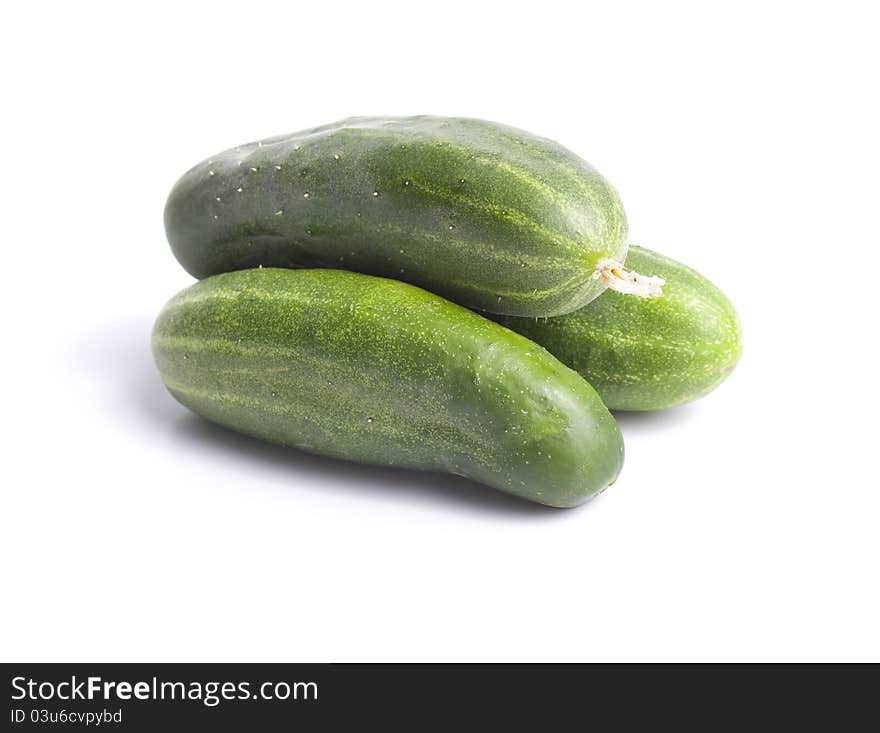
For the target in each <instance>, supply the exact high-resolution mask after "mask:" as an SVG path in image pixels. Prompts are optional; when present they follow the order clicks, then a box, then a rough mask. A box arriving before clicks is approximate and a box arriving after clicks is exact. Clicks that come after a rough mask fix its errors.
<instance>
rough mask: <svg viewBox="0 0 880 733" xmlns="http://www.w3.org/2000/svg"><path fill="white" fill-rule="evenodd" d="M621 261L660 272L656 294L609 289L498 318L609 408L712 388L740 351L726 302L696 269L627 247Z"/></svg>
mask: <svg viewBox="0 0 880 733" xmlns="http://www.w3.org/2000/svg"><path fill="white" fill-rule="evenodd" d="M626 266H627V268H628V269H631V270H636V271H638V272H649V273H651V274H656V275H660V276H661V277H663V278H664V279H665V280H666V285H664V286H663V295H662V297H660V298H632V297H628V296H624V295H620V294H619V293H615V292H613V291H610V290H609V291H606V292H605V293H603V294H602V295H601V296H600V297H599V298H597V299H596V300H594V301H593V302H592V303H590V304H589V305H588V306H586V307H585V308H582V309H580V310H578V311H576V312H574V313H569V314H567V315H564V316H557V317H556V318H548V319H540V320H535V319H527V318H505V317H500V318H498V319H497V320H498V321H499V322H500V323H502V324H504V325H506V326H508V327H509V328H512V329H514V330H515V331H517V332H519V333H521V334H523V335H524V336H526V337H528V338H530V339H532V340H533V341H535V342H536V343H539V344H541V345H542V346H544V347H545V348H546V349H547V350H548V351H550V352H551V353H552V354H554V355H555V356H556V357H557V358H558V359H559V360H560V361H562V362H563V363H564V364H567V365H568V366H570V367H571V368H572V369H575V370H576V371H578V372H579V373H580V374H581V375H582V376H583V377H584V379H586V380H587V381H588V382H589V383H590V384H591V385H592V386H593V387H594V388H595V389H596V391H597V392H598V393H599V395H600V396H601V397H602V400H603V401H604V402H605V404H606V405H607V406H608V408H609V409H611V410H659V409H663V408H667V407H675V406H677V405H682V404H685V403H687V402H692V401H693V400H696V399H697V398H699V397H702V396H703V395H705V394H707V393H708V392H711V391H712V390H713V389H715V388H716V387H717V386H718V385H719V384H721V382H723V381H724V379H725V378H726V377H727V376H728V375H729V374H730V372H731V371H733V368H734V367H735V366H736V364H737V362H738V361H739V358H740V355H741V353H742V341H741V327H740V323H739V319H738V318H737V315H736V311H735V310H734V308H733V305H732V303H731V302H730V301H729V300H728V299H727V297H726V296H725V295H724V294H723V293H722V292H721V291H720V290H718V288H716V287H715V286H714V285H713V284H712V283H711V282H709V280H707V279H706V278H705V277H703V276H702V275H700V274H699V273H698V272H696V271H694V270H692V269H691V268H689V267H686V266H685V265H683V264H681V263H679V262H676V261H675V260H672V259H670V258H668V257H664V256H663V255H660V254H658V253H656V252H652V251H651V250H649V249H645V248H643V247H630V248H629V255H628V256H627V260H626Z"/></svg>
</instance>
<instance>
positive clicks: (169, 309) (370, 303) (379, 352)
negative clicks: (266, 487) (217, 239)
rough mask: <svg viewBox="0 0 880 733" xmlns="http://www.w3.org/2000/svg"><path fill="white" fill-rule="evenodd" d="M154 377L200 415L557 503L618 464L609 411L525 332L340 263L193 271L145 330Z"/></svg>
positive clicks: (606, 476)
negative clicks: (195, 277) (211, 273)
mask: <svg viewBox="0 0 880 733" xmlns="http://www.w3.org/2000/svg"><path fill="white" fill-rule="evenodd" d="M153 354H154V356H155V359H156V364H157V366H158V368H159V372H160V374H161V375H162V379H163V380H164V382H165V384H166V386H167V388H168V390H169V391H170V392H171V394H172V395H174V397H176V398H177V399H178V400H179V401H180V402H181V403H183V404H184V405H186V406H187V407H188V408H190V409H191V410H193V411H194V412H197V413H199V414H200V415H203V416H204V417H206V418H208V419H209V420H213V421H214V422H217V423H220V424H221V425H225V426H226V427H229V428H232V429H233V430H238V431H240V432H242V433H247V434H249V435H253V436H256V437H258V438H262V439H264V440H267V441H271V442H274V443H281V444H284V445H290V446H296V447H298V448H301V449H302V450H306V451H309V452H312V453H318V454H321V455H327V456H334V457H336V458H343V459H348V460H352V461H360V462H363V463H372V464H383V465H389V466H405V467H409V468H418V469H425V470H430V471H443V472H449V473H455V474H460V475H462V476H468V477H470V478H472V479H474V480H476V481H480V482H482V483H484V484H488V485H489V486H494V487H495V488H498V489H501V490H502V491H506V492H509V493H511V494H516V495H517V496H521V497H524V498H526V499H530V500H532V501H536V502H540V503H542V504H549V505H551V506H558V507H568V506H573V505H576V504H579V503H581V502H583V501H585V500H586V499H588V498H589V497H591V496H592V495H594V494H596V493H598V492H600V491H602V490H603V489H604V488H606V487H607V486H608V485H609V484H611V483H612V482H613V481H614V479H615V478H616V476H617V474H618V472H619V470H620V467H621V464H622V461H623V442H622V440H621V436H620V432H619V431H618V428H617V424H616V423H615V421H614V418H613V417H612V416H611V414H610V413H609V412H608V410H607V409H606V408H605V406H604V405H603V404H602V402H601V400H600V399H599V396H598V395H597V394H596V392H595V390H593V388H592V387H590V385H589V384H587V383H586V382H585V381H584V380H583V379H582V378H581V377H580V376H579V375H578V374H577V373H576V372H574V371H573V370H571V369H569V368H568V367H566V366H564V365H563V364H561V363H560V362H559V361H558V360H557V359H555V358H554V357H553V356H551V355H550V354H549V353H547V351H545V350H544V349H542V348H541V347H539V346H536V345H535V344H533V343H532V342H531V341H529V340H528V339H526V338H524V337H522V336H520V335H518V334H515V333H513V332H512V331H510V330H508V329H506V328H503V327H502V326H499V325H498V324H497V323H494V322H492V321H490V320H488V319H485V318H483V317H482V316H479V315H477V314H476V313H473V312H472V311H469V310H467V309H466V308H463V307H461V306H458V305H455V304H453V303H450V302H449V301H446V300H443V299H442V298H440V297H439V296H437V295H434V294H432V293H429V292H427V291H425V290H421V289H419V288H417V287H414V286H412V285H408V284H405V283H401V282H397V281H394V280H387V279H384V278H379V277H372V276H369V275H362V274H356V273H351V272H345V271H342V270H320V269H314V270H287V269H269V268H266V269H255V270H242V271H237V272H231V273H227V274H223V275H217V276H215V277H211V278H208V279H206V280H203V281H201V282H199V283H196V284H195V285H193V286H191V287H190V288H187V289H186V290H184V291H183V292H181V293H180V294H178V295H177V296H176V297H175V298H173V299H172V300H171V301H170V302H169V303H168V304H167V305H166V306H165V309H164V310H163V311H162V313H161V314H160V316H159V318H158V320H157V322H156V325H155V328H154V330H153Z"/></svg>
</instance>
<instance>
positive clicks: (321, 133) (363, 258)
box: [165, 117, 627, 316]
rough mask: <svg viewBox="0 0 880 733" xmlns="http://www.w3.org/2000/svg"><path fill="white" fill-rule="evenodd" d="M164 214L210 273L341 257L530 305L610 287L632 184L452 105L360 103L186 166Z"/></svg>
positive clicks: (336, 263)
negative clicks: (445, 110)
mask: <svg viewBox="0 0 880 733" xmlns="http://www.w3.org/2000/svg"><path fill="white" fill-rule="evenodd" d="M165 228H166V232H167V234H168V239H169V241H170V243H171V248H172V250H173V251H174V254H175V256H176V257H177V259H178V260H179V261H180V263H181V264H182V265H183V266H184V268H186V270H187V271H189V272H190V273H191V274H192V275H194V276H195V277H198V278H204V277H208V276H210V275H215V274H217V273H220V272H227V271H230V270H241V269H245V268H250V267H257V266H260V265H262V266H265V267H301V266H304V267H333V268H339V269H348V270H355V271H359V272H365V273H370V274H374V275H383V276H386V277H392V278H395V279H397V280H405V281H408V282H411V283H414V284H416V285H419V286H421V287H424V288H427V289H429V290H431V291H433V292H435V293H438V294H440V295H443V296H445V297H448V298H450V299H451V300H454V301H456V302H458V303H461V304H463V305H467V306H469V307H472V308H475V309H478V310H483V311H489V312H493V313H508V314H512V315H521V316H549V315H556V314H559V313H566V312H569V311H572V310H575V309H576V308H580V307H581V306H583V305H585V304H586V303H588V302H589V301H591V300H592V299H593V298H595V297H596V296H597V295H599V293H601V292H602V290H603V289H604V287H605V284H606V282H607V275H608V271H607V269H605V270H603V266H605V264H606V263H608V262H609V261H613V260H617V261H620V262H622V261H623V259H624V258H625V256H626V233H627V228H626V218H625V216H624V212H623V208H622V207H621V204H620V199H619V198H618V195H617V192H616V191H615V190H614V189H613V188H612V187H611V185H610V184H609V183H608V182H607V181H606V180H605V179H604V178H603V177H602V176H601V175H599V173H598V172H597V171H596V170H595V169H594V168H592V167H591V166H590V165H589V164H587V163H586V162H584V161H583V160H581V159H580V158H579V157H578V156H576V155H575V154H574V153H572V152H570V151H569V150H566V149H565V148H563V147H562V146H561V145H558V144H556V143H554V142H551V141H550V140H546V139H544V138H540V137H536V136H534V135H530V134H529V133H526V132H522V131H521V130H516V129H514V128H511V127H506V126H504V125H499V124H496V123H492V122H485V121H482V120H472V119H458V118H443V117H409V118H352V119H348V120H343V121H342V122H338V123H335V124H332V125H326V126H324V127H317V128H314V129H311V130H305V131H303V132H299V133H296V134H293V135H287V136H283V137H275V138H271V139H267V140H263V141H261V142H255V143H250V144H248V145H243V146H241V147H238V148H234V149H232V150H228V151H226V152H224V153H220V154H219V155H215V156H214V157H212V158H211V159H209V160H206V161H204V162H202V163H200V164H199V165H197V166H196V167H195V168H193V169H191V170H190V171H189V172H188V173H186V174H185V175H184V176H183V177H182V178H181V179H180V180H179V181H178V182H177V184H176V185H175V187H174V189H173V191H172V192H171V195H170V197H169V199H168V203H167V205H166V208H165ZM599 275H602V277H598V276H599Z"/></svg>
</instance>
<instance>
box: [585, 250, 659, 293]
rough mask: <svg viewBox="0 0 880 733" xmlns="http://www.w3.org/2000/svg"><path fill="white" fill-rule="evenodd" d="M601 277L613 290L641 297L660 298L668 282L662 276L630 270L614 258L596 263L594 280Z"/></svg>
mask: <svg viewBox="0 0 880 733" xmlns="http://www.w3.org/2000/svg"><path fill="white" fill-rule="evenodd" d="M600 277H601V278H602V282H604V283H605V285H606V286H607V287H609V288H611V289H612V290H616V291H617V292H618V293H623V294H624V295H635V296H637V297H639V298H659V297H660V296H661V295H663V286H664V285H665V284H666V281H665V280H664V279H663V278H662V277H657V276H656V275H639V273H637V272H629V271H628V270H626V269H625V268H624V266H623V265H621V264H620V263H619V262H618V261H617V260H612V259H606V260H602V261H601V262H600V263H599V264H598V265H596V271H595V272H594V273H593V280H598V279H599V278H600Z"/></svg>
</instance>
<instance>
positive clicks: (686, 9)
mask: <svg viewBox="0 0 880 733" xmlns="http://www.w3.org/2000/svg"><path fill="white" fill-rule="evenodd" d="M872 5H873V4H872V3H867V2H866V3H864V4H861V5H859V4H855V3H845V2H844V3H842V2H834V3H830V2H829V3H824V4H822V3H791V4H783V3H776V2H761V3H742V2H739V3H730V4H728V5H726V7H725V6H722V5H721V4H717V3H692V4H682V3H613V2H603V3H599V4H595V5H593V4H588V3H574V2H564V3H555V2H549V1H546V0H545V1H544V2H540V3H529V4H518V3H515V2H506V3H503V4H498V5H495V6H492V5H490V4H488V3H487V4H483V3H476V2H467V3H457V2H450V1H448V0H447V1H446V2H442V3H439V2H438V3H434V4H431V5H428V4H422V3H416V2H412V1H409V2H400V3H387V2H378V1H373V2H358V3H351V4H347V5H346V4H343V3H320V2H317V3H316V2H311V3H295V2H284V3H280V2H279V3H277V4H270V3H260V2H253V1H249V2H235V3H222V2H217V1H216V0H215V1H214V2H209V3H203V4H196V3H175V4H174V7H173V9H172V8H170V7H165V6H162V5H161V4H159V3H149V4H143V5H141V6H138V7H140V10H137V11H136V10H133V9H132V8H133V7H134V6H131V5H129V4H125V3H113V4H111V3H108V4H106V5H98V4H95V3H88V2H83V3H64V4H62V3H58V4H56V5H52V4H38V3H28V4H26V5H25V4H18V5H16V6H10V7H8V8H6V10H5V11H4V20H3V23H2V25H3V27H2V31H0V33H2V36H3V38H2V44H0V54H2V74H3V90H4V93H3V99H4V111H3V116H2V118H0V125H2V128H3V129H2V144H3V148H2V150H3V153H2V161H3V174H2V176H0V188H2V191H0V196H2V197H0V201H2V202H3V203H2V212H3V214H2V225H0V226H2V230H0V242H2V251H3V260H2V262H3V269H2V289H0V294H2V299H3V307H2V314H3V324H2V334H3V346H4V353H3V359H2V365H3V377H4V379H3V385H4V391H3V400H2V417H3V421H2V425H3V431H4V434H5V435H4V440H3V446H4V447H3V462H2V475H3V480H2V489H0V492H2V493H0V496H2V503H3V506H2V518H3V529H2V533H0V564H2V587H3V601H2V604H0V616H2V624H0V649H2V652H0V653H2V657H3V658H4V659H5V660H7V661H12V660H16V661H21V660H34V661H39V660H56V661H57V660H76V661H88V660H102V661H111V660H124V661H135V660H178V661H183V660H187V661H190V660H192V661H196V660H228V661H234V660H249V661H269V660H278V661H304V660H312V661H321V660H562V659H569V660H587V659H857V658H862V659H880V631H878V618H880V590H878V558H880V539H878V519H880V516H878V515H880V481H878V470H877V455H878V437H880V436H878V433H880V431H878V409H880V404H878V394H877V382H878V358H877V339H878V330H880V329H878V326H877V320H878V319H877V316H878V296H877V289H878V272H880V270H878V266H880V263H878V245H880V235H878V216H877V210H878V203H880V155H878V130H880V115H878V97H880V95H878V70H880V54H878V46H877V29H878V18H877V17H876V16H875V15H874V11H875V8H873V7H872ZM25 7H26V8H27V9H26V10H25V9H23V8H25ZM421 113H430V114H440V115H466V116H474V117H485V118H489V119H494V120H498V121H502V122H506V123H508V124H512V125H515V126H517V127H521V128H525V129H527V130H531V131H533V132H536V133H538V134H541V135H544V136H547V137H551V138H554V139H556V140H559V141H560V142H562V143H563V144H565V145H566V146H568V147H569V148H571V149H573V150H574V151H576V152H577V153H579V154H580V155H582V156H583V157H584V158H586V159H587V160H589V161H590V162H592V163H593V164H594V165H595V166H596V167H597V168H598V169H599V170H601V171H602V172H603V173H604V174H605V175H606V176H607V177H608V178H609V179H610V180H611V181H612V182H613V183H614V184H615V186H616V187H617V188H618V189H619V191H620V192H621V195H622V197H623V201H624V203H625V205H626V208H627V212H628V215H629V220H630V231H631V241H632V242H634V243H638V244H643V245H646V246H649V247H651V248H656V249H658V250H661V251H663V252H665V253H666V254H668V255H671V256H673V257H675V258H677V259H680V260H682V261H685V262H687V263H688V264H690V265H692V266H693V267H695V268H697V269H698V270H700V271H701V272H703V273H704V274H706V275H707V276H709V277H710V278H711V279H712V280H714V281H715V282H716V283H717V284H718V285H719V286H720V287H721V288H722V289H723V290H724V291H725V292H726V293H727V294H728V295H729V296H730V297H731V299H732V300H733V301H734V302H735V303H736V305H737V307H738V309H739V311H740V315H741V318H742V321H743V324H744V328H745V354H744V357H743V360H742V362H741V364H740V366H739V368H738V370H737V371H736V372H735V373H734V374H733V376H732V377H731V378H730V379H729V381H728V382H726V383H725V384H724V385H722V386H721V387H720V388H719V389H718V390H717V392H715V393H713V394H711V395H710V396H708V397H706V398H705V399H704V400H702V401H700V402H699V403H697V404H694V405H692V406H689V407H685V408H680V409H677V410H673V411H670V412H667V413H661V414H651V415H641V416H640V415H627V416H621V418H620V423H621V426H622V429H623V432H624V435H625V439H626V445H627V462H626V466H625V467H624V470H623V473H622V474H621V477H620V480H619V481H618V483H617V484H616V485H615V486H614V487H613V489H612V490H610V491H608V492H606V493H605V494H604V495H603V496H602V497H600V498H599V499H597V500H596V501H594V502H592V503H589V504H587V505H586V506H583V507H581V508H578V509H574V510H568V511H561V510H552V509H547V508H542V507H539V506H532V505H529V504H526V503H524V502H521V501H517V500H513V499H509V498H507V497H505V496H504V495H502V494H498V493H496V492H493V491H492V490H491V489H484V488H482V487H479V486H477V485H475V484H470V483H468V482H466V481H464V480H462V479H457V478H451V477H443V476H431V475H420V474H417V473H413V472H403V471H395V470H384V469H375V468H362V467H359V466H356V465H351V464H344V463H340V462H333V461H329V460H324V459H320V458H315V457H311V456H308V455H304V454H301V453H297V452H295V451H292V450H284V449H281V448H275V447H271V446H267V445H263V444H260V443H258V442H256V441H254V440H250V439H246V438H241V437H238V436H236V435H235V434H233V433H229V432H226V431H223V430H221V429H219V428H215V427H213V426H211V425H210V424H207V423H206V422H204V421H202V420H201V419H199V418H197V417H195V416H193V415H191V414H188V413H187V411H186V410H185V409H184V408H183V407H181V406H179V405H178V404H177V403H175V402H174V401H173V400H172V398H171V397H170V396H168V395H167V393H166V392H165V391H164V389H163V387H162V384H161V382H160V380H159V378H158V376H157V374H156V371H155V369H154V367H153V363H152V359H151V355H150V349H149V332H150V328H151V325H152V320H153V319H154V318H155V316H156V314H157V313H158V311H159V309H160V308H161V306H162V305H163V304H164V302H165V301H166V300H167V299H168V298H169V297H170V296H171V295H173V294H174V293H175V292H177V291H178V290H180V289H181V288H183V287H185V286H187V285H189V284H190V282H191V279H190V278H189V276H188V275H187V274H186V273H185V272H183V271H182V270H181V268H180V267H179V266H178V265H177V263H176V262H175V260H174V259H173V257H172V256H171V253H170V250H169V248H168V245H167V244H166V241H165V236H164V232H163V228H162V208H163V205H164V201H165V197H166V195H167V193H168V191H169V189H170V187H171V185H172V184H173V183H174V181H175V179H176V178H177V177H178V176H179V175H180V174H181V173H183V172H184V171H185V170H186V169H187V168H188V167H189V166H191V165H192V164H194V163H196V162H198V161H199V160H201V159H202V158H204V157H207V156H209V155H211V154H212V153H215V152H217V151H219V150H221V149H225V148H226V147H229V146H232V145H236V144H238V143H241V142H244V141H248V140H253V139H257V138H260V137H263V136H267V135H272V134H277V133H285V132H293V131H295V130H298V129H301V128H305V127H309V126H312V125H316V124H321V123H325V122H330V121H333V120H335V119H338V118H342V117H346V116H349V115H371V114H377V115H379V114H421Z"/></svg>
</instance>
